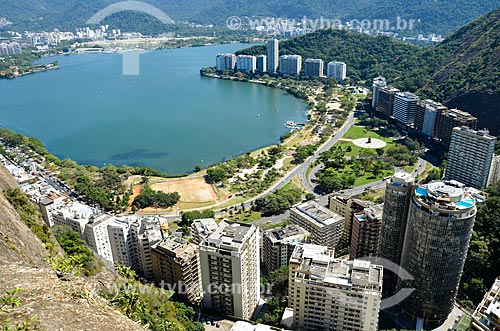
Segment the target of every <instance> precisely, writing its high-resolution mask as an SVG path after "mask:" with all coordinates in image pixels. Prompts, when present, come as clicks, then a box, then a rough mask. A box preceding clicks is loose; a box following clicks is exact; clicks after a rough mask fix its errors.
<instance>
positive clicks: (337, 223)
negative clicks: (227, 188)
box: [5, 128, 498, 331]
mask: <svg viewBox="0 0 500 331" xmlns="http://www.w3.org/2000/svg"><path fill="white" fill-rule="evenodd" d="M460 130H465V131H467V132H468V131H469V130H470V129H464V128H457V129H454V132H455V131H460ZM472 139H473V138H469V139H467V140H472ZM5 163H7V162H5ZM8 166H9V170H10V171H11V172H14V173H16V176H17V177H16V178H19V179H20V178H23V181H24V184H23V185H22V189H23V190H24V191H25V192H26V193H27V194H28V196H29V197H30V198H31V199H32V200H33V201H35V202H36V203H37V204H38V205H39V206H40V209H41V211H42V214H43V217H44V220H45V222H46V223H47V225H49V226H53V225H65V226H68V227H70V228H72V229H73V230H74V231H76V232H77V233H79V234H80V236H81V238H82V239H83V240H84V241H85V242H86V243H87V245H88V246H89V247H90V248H91V249H92V250H93V251H94V252H95V253H96V254H98V255H99V256H100V257H101V258H102V259H103V260H105V261H106V262H108V264H109V265H110V266H112V265H113V264H114V263H120V264H123V265H128V266H130V267H131V268H132V269H133V270H136V271H137V272H138V273H139V274H140V275H141V276H142V277H144V278H145V279H147V280H150V281H154V282H155V283H156V284H157V285H159V286H162V287H164V288H167V289H169V290H172V291H174V292H175V293H176V295H178V296H180V297H182V298H184V299H186V300H187V301H189V302H191V303H193V304H195V305H199V304H203V307H204V309H208V310H211V311H216V312H217V313H219V314H223V315H228V316H233V317H235V318H238V319H243V320H250V319H252V318H255V313H256V312H257V311H258V307H259V306H260V304H261V303H262V301H261V295H262V294H264V292H262V289H261V286H260V277H261V266H262V268H263V270H264V271H265V272H267V273H270V272H272V271H274V270H277V269H279V268H282V267H286V266H288V268H289V276H288V277H289V287H288V308H287V314H288V313H289V314H290V316H289V318H288V319H289V320H290V323H291V324H290V325H291V326H290V327H291V328H293V329H299V330H306V331H307V330H318V329H321V330H352V331H357V330H367V331H368V330H376V329H377V328H378V317H379V312H380V309H381V307H382V306H381V304H382V302H383V301H382V298H385V297H389V296H392V295H394V294H396V293H399V292H401V291H403V292H402V293H407V292H404V291H405V289H408V288H411V289H413V291H411V292H410V293H408V296H407V297H406V298H404V300H402V301H401V302H399V309H400V311H401V312H402V313H404V314H405V315H406V316H408V317H409V318H411V319H412V320H414V321H422V323H426V324H434V325H435V324H441V323H443V321H444V320H445V319H446V318H447V317H448V315H449V313H450V312H451V310H452V309H453V306H454V302H455V298H456V295H457V290H458V286H459V283H460V278H461V275H462V271H463V266H464V262H465V258H466V255H467V250H468V245H469V241H470V238H471V235H472V227H473V224H474V220H475V217H476V212H477V204H478V203H480V202H482V201H484V196H482V195H481V194H480V192H479V191H478V190H476V189H474V188H469V187H468V186H466V185H464V184H462V183H460V182H458V181H456V180H445V181H434V182H431V183H429V184H426V185H417V184H415V181H414V179H413V177H412V176H410V175H409V174H406V173H397V174H396V175H394V176H392V177H391V178H390V179H388V180H387V181H386V189H385V191H386V192H385V201H384V203H383V204H374V203H372V202H368V201H362V200H359V199H356V198H354V197H348V196H342V195H333V196H331V197H330V203H329V206H328V207H325V206H322V205H320V204H318V203H317V202H316V201H308V202H305V203H300V204H298V205H296V206H294V207H293V208H291V210H290V220H291V224H289V225H286V226H283V227H278V228H274V229H270V230H267V231H263V232H262V233H261V231H260V230H259V228H257V227H256V226H254V225H251V224H241V223H235V222H229V221H226V220H223V221H221V222H220V223H217V222H216V221H215V220H214V219H198V220H194V221H193V222H192V225H191V228H190V230H191V235H190V237H188V238H186V237H183V235H182V234H180V233H174V234H170V233H168V232H167V231H166V230H167V229H168V225H167V222H166V220H164V219H162V218H160V217H139V216H135V215H129V216H124V217H117V216H114V215H108V214H105V213H102V212H100V211H99V210H97V209H95V208H91V207H89V206H86V205H84V204H82V203H80V202H77V201H74V200H71V199H69V198H68V197H67V196H65V194H63V193H61V192H59V191H58V190H56V189H54V187H53V186H51V185H49V184H47V183H46V182H45V181H44V180H43V179H41V178H39V177H37V176H31V177H30V176H24V177H23V176H21V174H20V172H22V169H18V171H16V170H15V169H14V168H15V167H16V166H15V165H13V164H8ZM346 250H348V251H349V256H350V259H351V260H350V261H348V260H346V259H345V258H338V257H336V256H335V253H336V252H341V251H342V252H344V253H343V254H345V253H346ZM370 257H372V258H375V257H376V258H378V259H379V260H376V261H377V262H370V261H369V260H367V258H370ZM384 261H385V262H384ZM386 262H389V263H393V264H394V265H397V266H401V267H402V269H404V270H405V272H407V273H408V274H409V275H411V277H410V278H407V277H406V278H401V277H399V276H400V275H399V274H395V273H393V271H394V270H391V269H390V268H389V270H386V265H387V263H386ZM497 288H498V286H497V287H496V288H495V287H494V288H493V289H492V291H496V292H494V293H493V292H492V294H489V296H487V298H485V301H484V302H483V303H482V305H481V306H480V307H478V310H477V311H476V313H475V320H476V322H475V323H476V324H477V323H483V324H484V323H490V324H491V323H495V321H497V320H495V318H497V317H498V314H497V313H498V312H497V310H498V309H497V308H498V300H497V299H498V293H497V292H498V289H497ZM495 289H496V290H495ZM478 330H491V329H484V328H483V329H481V328H479V329H478Z"/></svg>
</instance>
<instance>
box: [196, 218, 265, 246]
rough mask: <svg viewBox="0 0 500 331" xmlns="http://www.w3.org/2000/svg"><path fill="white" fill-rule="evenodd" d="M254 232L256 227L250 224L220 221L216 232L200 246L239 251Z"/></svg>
mask: <svg viewBox="0 0 500 331" xmlns="http://www.w3.org/2000/svg"><path fill="white" fill-rule="evenodd" d="M255 231H256V227H255V226H253V225H251V224H241V223H235V222H229V221H222V222H221V223H220V224H219V227H218V228H217V230H215V231H214V232H213V233H212V234H211V235H209V236H208V237H207V238H205V239H204V240H203V241H202V242H201V244H200V246H203V247H212V248H217V249H222V250H229V251H239V250H240V249H241V248H243V246H244V243H245V241H247V240H248V238H249V237H250V236H251V235H252V234H253V233H254V232H255Z"/></svg>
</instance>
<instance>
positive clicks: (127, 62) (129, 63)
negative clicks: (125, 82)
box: [87, 0, 175, 76]
mask: <svg viewBox="0 0 500 331" xmlns="http://www.w3.org/2000/svg"><path fill="white" fill-rule="evenodd" d="M123 11H134V12H140V13H144V14H148V15H150V16H152V17H154V18H156V19H157V20H159V21H160V22H161V23H163V24H174V23H175V22H174V20H172V19H171V18H170V17H169V16H168V15H167V14H165V12H163V11H161V10H160V9H158V8H156V7H154V6H152V5H150V4H148V3H145V2H142V1H133V0H129V1H122V2H117V3H114V4H112V5H109V6H108V7H106V8H104V9H102V10H100V11H99V12H97V13H95V14H94V15H93V16H92V17H91V18H89V19H88V21H87V24H93V25H97V24H101V22H102V21H103V20H104V19H106V18H107V17H109V16H111V15H113V14H116V13H120V12H123ZM144 53H147V52H145V51H141V52H126V53H124V54H123V75H125V76H130V75H132V76H137V75H139V74H140V55H141V54H144Z"/></svg>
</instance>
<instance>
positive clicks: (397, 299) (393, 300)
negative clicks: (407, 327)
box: [360, 257, 415, 310]
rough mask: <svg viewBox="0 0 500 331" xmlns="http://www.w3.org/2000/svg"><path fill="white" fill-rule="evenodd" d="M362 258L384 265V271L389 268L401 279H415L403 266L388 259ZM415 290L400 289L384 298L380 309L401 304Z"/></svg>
mask: <svg viewBox="0 0 500 331" xmlns="http://www.w3.org/2000/svg"><path fill="white" fill-rule="evenodd" d="M360 260H364V261H370V262H371V263H372V264H375V265H379V266H382V267H384V271H386V270H388V271H391V272H393V273H394V274H396V275H397V276H398V277H399V279H400V280H401V281H409V280H413V279H414V278H413V276H412V275H411V274H410V273H409V272H408V271H406V270H405V269H403V268H402V267H401V266H399V265H397V264H396V263H394V262H392V261H389V260H387V259H384V258H381V257H362V258H360ZM413 291H415V289H414V288H401V289H399V291H398V292H396V293H395V294H394V295H392V296H390V297H388V298H385V299H382V301H381V302H380V309H381V310H383V309H387V308H390V307H393V306H396V305H398V304H400V303H401V302H403V301H404V300H405V299H406V298H408V297H409V296H410V294H412V293H413Z"/></svg>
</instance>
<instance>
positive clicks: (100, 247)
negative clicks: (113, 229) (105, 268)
mask: <svg viewBox="0 0 500 331" xmlns="http://www.w3.org/2000/svg"><path fill="white" fill-rule="evenodd" d="M114 219H115V218H114V217H113V216H110V215H106V214H101V215H98V216H92V217H91V218H90V220H89V222H88V223H87V224H86V225H85V230H84V236H83V237H84V240H85V242H86V243H87V245H89V247H90V248H91V249H92V250H93V251H94V252H95V253H97V255H99V257H101V258H102V259H103V260H105V261H106V262H107V263H108V264H112V263H113V253H112V252H111V245H110V243H109V236H108V225H109V224H110V223H111V222H112V221H114Z"/></svg>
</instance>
